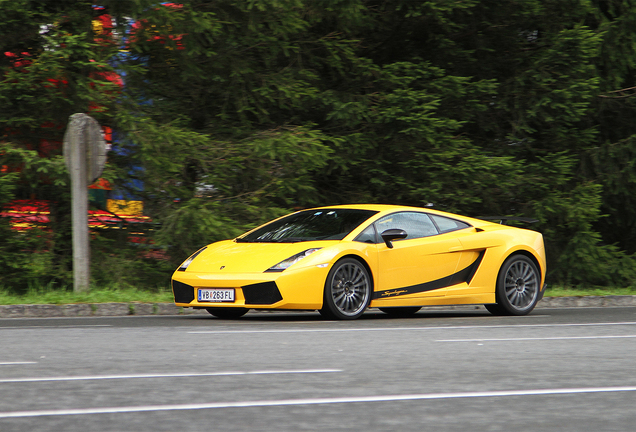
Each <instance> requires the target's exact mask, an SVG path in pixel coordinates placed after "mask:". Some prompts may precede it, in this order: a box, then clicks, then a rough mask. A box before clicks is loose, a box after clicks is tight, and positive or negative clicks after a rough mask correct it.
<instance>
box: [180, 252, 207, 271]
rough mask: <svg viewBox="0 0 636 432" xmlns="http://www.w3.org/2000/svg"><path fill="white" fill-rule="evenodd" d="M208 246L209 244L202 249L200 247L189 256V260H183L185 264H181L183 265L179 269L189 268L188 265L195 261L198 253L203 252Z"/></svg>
mask: <svg viewBox="0 0 636 432" xmlns="http://www.w3.org/2000/svg"><path fill="white" fill-rule="evenodd" d="M206 248H207V246H204V247H202V248H201V249H199V250H198V251H196V252H195V253H193V254H192V255H191V256H190V258H188V259H187V260H185V261H184V262H183V264H181V266H180V267H179V268H178V269H177V271H185V270H186V269H187V268H188V266H189V265H190V263H191V262H192V261H194V259H195V258H196V257H197V255H199V254H200V253H201V252H203V251H204V250H205V249H206Z"/></svg>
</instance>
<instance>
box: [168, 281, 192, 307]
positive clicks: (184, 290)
mask: <svg viewBox="0 0 636 432" xmlns="http://www.w3.org/2000/svg"><path fill="white" fill-rule="evenodd" d="M172 293H173V294H174V302H175V303H190V302H191V301H192V300H194V287H191V286H190V285H188V284H184V283H182V282H179V281H176V280H174V279H173V280H172Z"/></svg>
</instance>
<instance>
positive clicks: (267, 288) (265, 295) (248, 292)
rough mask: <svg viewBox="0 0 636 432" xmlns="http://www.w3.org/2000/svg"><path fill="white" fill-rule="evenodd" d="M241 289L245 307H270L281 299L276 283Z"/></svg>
mask: <svg viewBox="0 0 636 432" xmlns="http://www.w3.org/2000/svg"><path fill="white" fill-rule="evenodd" d="M242 288H243V295H244V296H245V304H246V305H248V304H252V305H270V304H274V303H276V302H279V301H281V300H282V299H283V296H282V295H280V291H279V290H278V286H276V282H262V283H257V284H253V285H245V286H244V287H242Z"/></svg>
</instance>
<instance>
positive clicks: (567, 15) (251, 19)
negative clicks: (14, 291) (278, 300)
mask: <svg viewBox="0 0 636 432" xmlns="http://www.w3.org/2000/svg"><path fill="white" fill-rule="evenodd" d="M0 1H1V3H0V5H1V6H0V8H1V9H2V10H3V18H0V36H4V37H0V48H2V49H0V53H1V52H7V51H9V52H12V53H22V52H28V53H30V54H29V56H27V57H28V60H29V61H27V62H23V63H21V64H20V65H17V64H16V63H15V61H14V60H10V59H8V58H6V57H5V58H2V60H1V61H0V67H2V78H1V80H0V135H2V140H3V141H6V142H7V143H9V142H10V143H11V144H7V145H5V146H4V147H2V149H0V156H1V157H2V158H3V161H5V162H3V164H6V163H9V162H6V161H9V160H15V161H16V162H10V163H11V164H13V165H12V166H13V167H14V168H12V169H10V170H9V171H7V172H6V173H3V177H0V201H2V200H4V201H7V200H9V199H11V198H12V197H17V198H21V197H28V196H30V195H36V196H37V197H38V198H40V199H48V200H51V201H52V202H55V203H56V204H55V206H54V207H53V208H54V212H55V218H54V219H55V221H56V222H55V223H56V224H57V225H56V226H55V227H53V229H52V234H51V236H52V237H51V239H50V240H47V241H49V242H52V243H51V244H52V245H53V246H52V247H51V248H50V249H47V250H48V251H49V252H47V253H49V254H50V256H51V258H50V261H47V260H45V259H43V260H42V261H41V265H40V267H37V266H36V267H34V268H41V269H48V270H46V271H44V270H42V271H44V273H46V274H48V275H49V276H50V275H53V274H54V273H55V274H60V275H68V271H69V263H68V257H69V246H68V239H69V234H68V233H69V226H70V225H69V223H68V218H65V217H64V212H65V209H68V192H66V191H65V189H68V185H67V183H66V182H67V180H66V179H65V177H64V174H63V172H64V167H63V165H62V162H61V160H60V158H59V157H56V156H57V155H58V154H59V143H60V142H61V137H62V135H63V131H64V127H65V125H66V122H67V120H68V116H69V115H70V114H72V113H74V112H86V111H90V112H91V113H92V114H93V115H94V116H95V117H97V119H98V120H99V121H100V122H101V123H102V124H105V125H109V126H112V127H114V128H115V129H116V130H117V131H118V133H119V135H120V137H124V138H123V139H122V140H121V141H120V142H119V143H118V150H119V152H117V153H111V154H110V155H109V166H108V168H107V169H106V171H105V174H104V175H105V177H106V178H107V179H108V180H110V181H111V182H113V183H114V184H115V185H117V187H119V188H120V189H125V188H126V187H127V186H126V185H127V184H129V183H130V181H131V180H140V181H141V182H143V190H136V189H131V190H130V191H129V192H130V193H132V194H133V195H136V196H138V197H140V198H141V199H143V201H144V206H145V207H144V208H145V211H146V212H147V214H148V215H150V216H151V217H152V218H153V221H154V222H155V223H156V224H157V229H154V230H152V231H149V232H148V236H149V237H150V238H151V240H152V241H153V242H154V247H156V248H161V250H164V251H167V253H168V256H169V257H170V260H171V261H169V262H162V263H151V261H148V260H146V259H145V258H143V256H144V254H143V253H141V252H140V251H139V250H135V249H134V248H132V247H131V246H129V245H127V242H126V240H125V236H124V235H123V234H125V231H122V235H121V236H120V237H121V238H119V239H116V238H110V237H109V236H108V235H106V234H104V233H102V234H100V236H99V237H98V240H96V241H95V244H94V247H93V249H94V254H95V256H99V259H100V260H103V261H104V262H108V263H109V265H110V266H112V267H114V268H120V269H121V271H118V272H117V275H116V276H109V274H108V273H107V272H106V271H102V270H94V277H95V278H96V280H97V281H99V283H100V284H105V283H108V281H109V280H110V279H109V278H112V280H116V281H117V283H120V284H124V285H126V284H143V283H144V282H143V281H144V280H146V281H148V283H147V285H148V286H154V285H156V284H157V283H158V282H157V281H158V280H160V279H161V275H162V274H164V275H166V276H165V277H166V278H167V277H168V276H167V275H168V273H169V270H167V269H168V267H169V266H174V265H175V263H177V262H179V261H181V260H183V259H184V258H185V257H186V256H188V255H189V254H190V253H192V252H193V251H194V250H196V249H198V248H199V247H200V246H202V245H203V244H205V243H208V242H211V241H214V240H219V239H222V238H229V237H233V236H236V235H237V234H239V233H240V232H242V231H244V230H247V229H249V228H251V227H254V226H256V225H258V224H260V223H262V222H265V221H266V220H268V219H270V218H273V217H276V216H279V215H282V214H284V213H286V212H288V211H291V210H292V209H295V208H304V207H308V206H314V205H327V204H341V203H354V202H383V203H394V204H410V205H423V204H427V203H430V202H432V203H434V204H435V206H436V208H439V209H442V210H449V211H455V212H458V213H463V214H468V215H488V214H517V215H524V216H534V217H537V218H538V219H539V220H540V223H539V225H538V226H537V229H539V230H540V231H542V232H543V233H544V236H545V240H546V246H547V250H548V259H549V265H548V268H549V269H550V274H549V278H551V279H553V280H556V281H560V282H561V283H563V284H568V285H595V284H596V285H599V284H613V285H628V284H629V283H631V282H629V281H631V280H632V279H633V277H634V276H635V275H634V274H633V273H634V271H635V270H634V269H635V268H636V267H635V265H634V264H635V263H634V259H636V258H634V256H633V255H630V254H633V253H635V252H636V248H635V247H634V244H636V242H635V241H634V239H636V225H634V224H635V222H634V221H636V202H635V201H634V200H633V198H632V197H633V196H635V195H636V190H634V187H635V186H634V185H635V184H636V183H635V182H634V166H633V165H634V164H633V163H632V161H633V160H634V156H635V152H636V148H635V147H634V143H635V142H636V141H635V140H634V137H635V136H636V128H635V126H634V122H633V121H632V119H633V118H634V116H635V115H636V105H635V101H636V97H632V96H633V95H634V94H636V91H635V90H634V89H635V88H636V87H635V86H636V82H634V76H636V75H635V74H634V65H635V64H636V53H635V52H634V46H636V45H635V44H634V43H633V42H634V37H635V36H634V32H633V24H634V23H635V22H636V10H635V9H634V8H633V7H631V3H630V2H628V1H612V2H583V1H580V0H546V1H538V0H530V1H524V2H513V1H503V2H502V1H492V0H484V1H473V0H470V1H462V2H449V1H446V0H431V1H426V2H414V1H410V0H394V1H377V0H324V1H321V2H315V1H308V0H251V1H247V2H236V1H232V0H215V1H211V0H193V1H190V2H185V3H184V4H183V5H181V6H179V7H173V6H161V5H159V4H158V3H153V2H150V1H145V0H119V1H115V0H112V1H111V0H109V1H104V2H102V3H103V4H104V5H105V6H108V7H109V8H110V11H111V13H113V14H115V15H116V16H118V17H119V20H118V23H119V25H120V26H121V27H120V28H119V29H118V31H119V34H120V35H124V34H126V35H127V36H126V38H125V39H121V40H120V41H119V42H120V43H121V44H122V45H125V48H126V51H125V52H124V53H122V52H119V48H120V46H118V45H117V44H108V43H103V42H100V41H98V40H96V39H95V38H94V37H93V35H92V33H91V32H92V30H91V27H90V19H91V15H92V12H91V3H90V2H85V1H80V2H77V1H75V2H71V1H59V2H44V3H42V2H30V1H26V0H24V1H19V2H15V1H12V2H9V1H6V0H0ZM124 17H133V18H134V19H136V20H138V26H137V27H135V30H134V31H129V32H128V33H125V30H126V29H125V26H126V20H125V19H123V18H124ZM129 30H130V29H129ZM23 57H24V56H23ZM114 71H117V72H118V73H125V82H126V85H125V87H124V88H120V87H119V86H118V85H116V84H113V83H112V82H111V81H109V80H108V79H106V74H105V73H108V72H114ZM52 80H53V81H52ZM43 139H44V141H47V142H49V143H53V144H55V143H57V146H56V145H50V144H47V143H45V142H44V141H43ZM3 152H4V153H3ZM29 152H31V153H29ZM33 152H36V153H33ZM11 158H13V159H11ZM0 165H2V164H0ZM18 165H20V166H21V167H22V168H20V169H19V170H18V169H17V166H18ZM9 173H10V174H9ZM67 213H68V212H67ZM115 237H116V236H115ZM21 238H25V237H24V236H23V237H21ZM122 239H123V240H122ZM3 247H6V248H8V247H9V246H8V245H5V246H3ZM25 247H26V246H25ZM28 247H34V246H28ZM28 247H27V248H28ZM7 250H9V249H7ZM10 253H12V254H15V253H18V252H16V251H12V252H10ZM44 256H45V255H42V257H44ZM46 256H49V255H46ZM47 259H48V258H47ZM16 262H22V261H19V260H17V261H16ZM47 263H48V264H47ZM127 263H130V265H129V266H128V264H127ZM17 265H18V264H17ZM19 265H22V264H19ZM135 269H140V270H137V271H135ZM47 272H48V273H47ZM144 275H147V276H144ZM64 277H66V276H63V277H62V279H63V278H64ZM55 280H58V279H55Z"/></svg>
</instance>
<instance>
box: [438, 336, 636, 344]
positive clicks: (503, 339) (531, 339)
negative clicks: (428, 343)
mask: <svg viewBox="0 0 636 432" xmlns="http://www.w3.org/2000/svg"><path fill="white" fill-rule="evenodd" d="M622 338H636V335H605V336H552V337H528V338H492V339H439V340H436V341H435V342H511V341H513V342H514V341H544V340H545V341H548V340H572V339H622Z"/></svg>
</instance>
